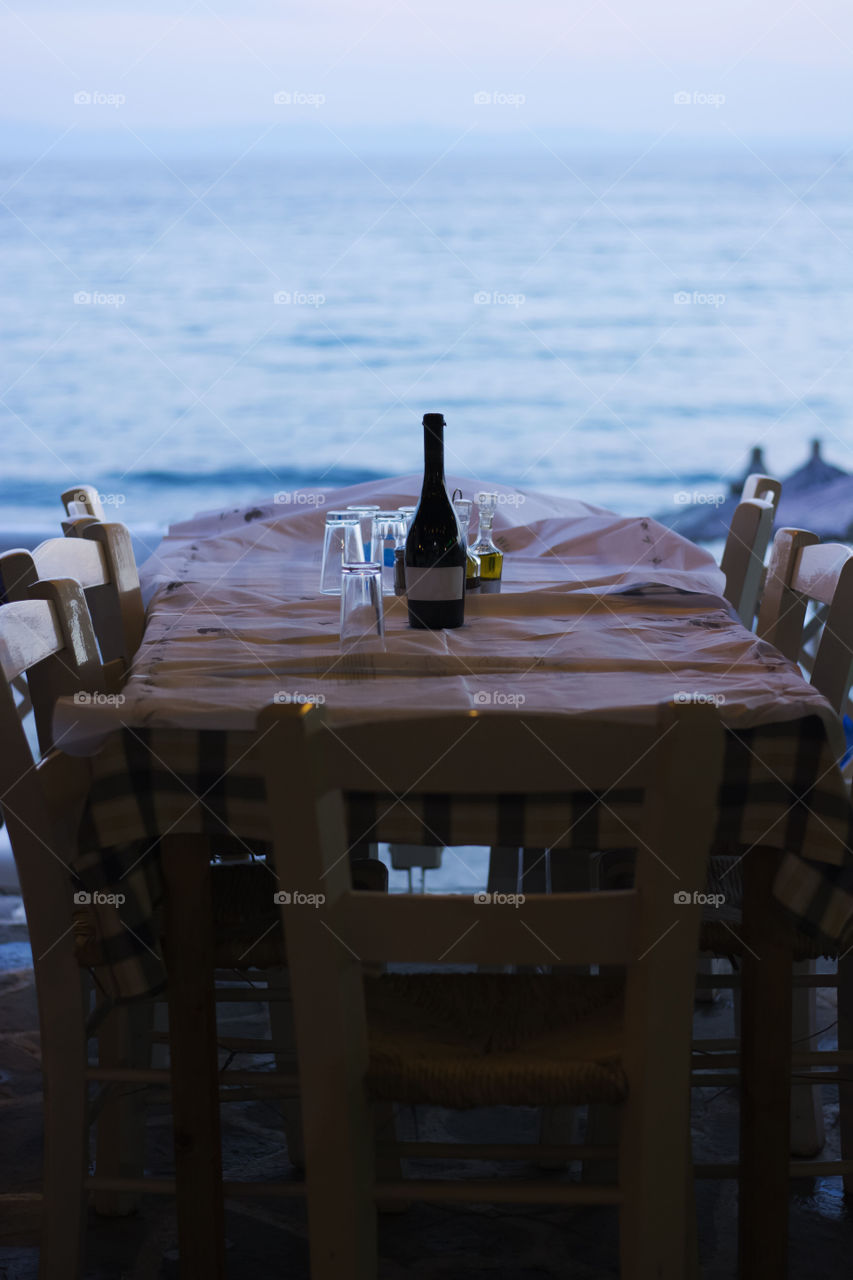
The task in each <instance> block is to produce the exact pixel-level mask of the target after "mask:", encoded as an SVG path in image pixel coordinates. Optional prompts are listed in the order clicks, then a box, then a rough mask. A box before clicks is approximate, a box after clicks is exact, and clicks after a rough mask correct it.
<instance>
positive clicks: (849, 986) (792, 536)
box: [701, 529, 853, 1191]
mask: <svg viewBox="0 0 853 1280" xmlns="http://www.w3.org/2000/svg"><path fill="white" fill-rule="evenodd" d="M810 613H811V617H809V614H810ZM756 630H757V633H758V635H759V636H760V637H761V638H762V639H763V640H767V641H769V642H770V643H771V644H773V645H774V646H775V647H776V648H777V649H779V650H780V652H781V653H783V654H784V655H785V657H787V658H789V659H790V660H791V661H792V662H799V663H800V665H801V667H802V669H803V671H804V673H805V674H806V676H807V677H808V679H809V680H810V681H811V683H812V684H813V685H814V686H815V688H817V689H819V690H820V692H821V693H822V694H823V695H824V696H825V697H826V698H827V699H828V700H829V702H830V703H831V705H832V707H833V708H834V710H835V711H837V712H838V713H839V715H840V714H842V713H843V711H844V710H845V708H846V706H847V702H848V697H849V690H850V684H851V662H853V552H851V550H850V549H849V548H848V547H845V546H842V545H840V544H838V543H828V544H824V545H820V539H819V537H818V536H817V534H814V533H810V532H808V531H806V530H802V529H780V530H779V531H778V532H777V534H776V537H775V538H774V541H773V547H772V550H771V555H770V561H769V564H768V568H767V574H766V580H765V584H764V590H763V594H762V599H761V605H760V609H759V613H758V623H757V628H756ZM701 945H702V948H703V950H707V951H714V952H716V953H717V954H722V955H728V956H730V955H731V954H732V952H733V951H736V949H737V939H736V938H735V935H734V934H732V933H731V931H730V930H724V931H723V933H718V930H715V928H714V926H711V925H709V924H704V925H703V927H702V943H701ZM820 953H821V948H820V944H817V946H816V944H815V942H814V941H813V940H812V939H810V938H808V937H806V936H805V935H804V934H801V933H797V934H796V936H795V941H794V954H795V956H796V957H797V959H796V961H795V964H794V973H793V983H794V996H793V1019H792V1037H793V1041H794V1043H795V1048H796V1050H797V1051H798V1053H800V1055H801V1056H802V1055H809V1054H811V1055H812V1056H813V1057H814V1060H815V1062H816V1063H819V1061H820V1056H821V1055H820V1053H819V1052H818V1051H817V1050H818V1044H817V1038H816V1036H815V1028H816V1025H817V1021H816V993H817V988H818V983H819V984H820V985H822V986H826V987H833V986H837V987H838V1003H839V1036H838V1046H839V1051H848V1050H850V1049H853V974H851V972H850V965H849V962H848V961H846V960H842V961H840V963H839V966H838V973H837V975H836V974H823V975H820V977H819V978H818V976H817V975H816V963H815V960H816V957H817V956H818V955H820ZM714 981H715V983H717V984H718V985H720V986H723V985H726V986H729V985H731V986H733V987H734V990H735V1010H736V1014H735V1016H736V1020H737V1018H738V1013H737V1010H738V995H739V992H738V979H737V976H736V975H735V976H733V977H732V978H731V979H730V980H726V979H725V978H722V977H719V976H718V977H716V978H715V979H714ZM736 1043H737V1042H734V1045H733V1047H736ZM713 1045H714V1042H713V1041H710V1042H707V1043H706V1045H705V1048H706V1049H708V1050H711V1049H712V1047H713ZM839 1099H840V1111H841V1120H840V1123H841V1133H842V1147H843V1155H844V1157H845V1159H846V1160H849V1159H851V1158H853V1086H851V1085H848V1084H845V1083H843V1082H842V1083H840V1084H839ZM824 1140H825V1130H824V1119H823V1108H822V1104H821V1095H820V1089H819V1087H817V1086H814V1085H813V1084H812V1083H800V1084H798V1085H795V1087H794V1088H793V1090H792V1099H791V1149H792V1152H793V1154H795V1155H797V1156H800V1157H808V1156H813V1155H816V1154H817V1153H818V1152H819V1151H820V1150H821V1148H822V1147H823V1145H824ZM843 1176H844V1180H845V1186H846V1188H847V1190H848V1191H853V1177H851V1176H850V1174H848V1173H847V1172H846V1170H845V1171H844V1173H843Z"/></svg>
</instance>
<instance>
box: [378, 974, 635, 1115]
mask: <svg viewBox="0 0 853 1280" xmlns="http://www.w3.org/2000/svg"><path fill="white" fill-rule="evenodd" d="M623 991H624V986H623V983H622V982H621V980H619V979H618V978H614V977H599V976H588V975H584V974H577V975H575V974H569V975H553V976H551V977H548V978H546V979H543V977H542V975H541V974H535V973H529V974H525V973H518V974H496V973H453V974H448V973H415V974H407V973H391V974H384V975H382V976H380V977H372V978H368V979H366V981H365V1001H366V1005H367V1015H368V1029H369V1037H370V1066H369V1069H368V1074H367V1087H368V1091H369V1093H370V1095H371V1096H372V1097H373V1098H374V1099H376V1100H382V1101H395V1102H408V1103H426V1104H431V1105H433V1106H441V1107H453V1108H465V1107H491V1106H557V1105H560V1104H571V1103H573V1104H576V1105H580V1104H582V1103H585V1102H606V1103H619V1102H622V1101H624V1099H625V1097H626V1094H627V1081H626V1077H625V1073H624V1071H623V1069H622V1063H621V1053H620V1051H621V1033H622V1027H621V1022H622V997H623Z"/></svg>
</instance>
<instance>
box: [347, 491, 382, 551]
mask: <svg viewBox="0 0 853 1280" xmlns="http://www.w3.org/2000/svg"><path fill="white" fill-rule="evenodd" d="M380 510H381V508H380V506H379V504H378V503H376V504H375V505H371V504H370V503H369V502H368V503H366V504H364V505H362V506H352V507H347V511H349V512H351V513H352V514H353V515H357V516H358V518H359V520H360V522H361V540H362V542H363V543H364V558H365V560H370V559H371V555H372V553H371V550H370V523H371V521H372V520H373V517H374V515H375V514H376V512H377V511H380Z"/></svg>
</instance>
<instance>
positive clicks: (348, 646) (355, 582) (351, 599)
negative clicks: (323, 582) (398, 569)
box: [341, 560, 385, 653]
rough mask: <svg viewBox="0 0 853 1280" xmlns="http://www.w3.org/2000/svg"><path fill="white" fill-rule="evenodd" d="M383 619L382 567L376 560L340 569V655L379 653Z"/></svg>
mask: <svg viewBox="0 0 853 1280" xmlns="http://www.w3.org/2000/svg"><path fill="white" fill-rule="evenodd" d="M384 650H385V615H384V613H383V609H382V566H381V565H380V564H379V563H378V562H377V561H375V560H363V561H360V562H358V563H356V564H344V565H343V566H342V568H341V651H342V652H352V651H356V652H359V653H382V652H384Z"/></svg>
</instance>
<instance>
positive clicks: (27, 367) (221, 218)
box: [0, 139, 853, 888]
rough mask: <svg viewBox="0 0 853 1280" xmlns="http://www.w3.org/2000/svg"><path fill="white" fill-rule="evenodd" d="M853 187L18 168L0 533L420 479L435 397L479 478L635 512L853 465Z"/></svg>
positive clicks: (475, 174)
mask: <svg viewBox="0 0 853 1280" xmlns="http://www.w3.org/2000/svg"><path fill="white" fill-rule="evenodd" d="M851 174H853V157H851V156H850V155H849V154H847V152H846V151H845V149H844V147H843V146H831V145H829V144H827V145H826V146H825V147H820V146H817V145H810V146H809V147H808V148H803V149H800V150H796V149H791V148H787V149H780V148H779V147H778V146H776V147H775V149H774V148H770V147H762V146H761V145H760V144H758V143H756V144H755V145H751V144H749V145H748V144H746V143H743V142H740V141H736V140H733V141H732V143H731V145H730V146H726V147H721V146H719V145H717V144H715V145H714V146H713V147H708V146H699V145H696V146H694V147H692V148H691V149H690V150H687V149H684V148H678V147H667V146H666V145H655V144H653V143H652V144H648V145H646V144H643V145H636V146H631V147H627V146H625V147H620V146H610V147H606V148H601V149H599V148H597V147H595V146H590V145H584V146H580V145H579V146H571V145H559V144H554V145H550V144H547V143H543V142H542V141H541V140H537V139H532V140H531V143H530V146H528V147H521V146H520V145H515V144H514V146H513V148H493V149H492V151H491V152H489V151H482V150H480V151H477V150H474V149H468V150H466V146H465V144H464V143H463V144H462V145H460V146H455V147H452V148H449V149H446V150H445V151H444V152H443V153H442V151H441V150H440V149H439V150H437V151H436V150H433V151H429V150H420V151H418V150H417V149H413V150H411V151H408V150H407V151H406V153H405V154H399V153H394V152H391V151H388V150H387V149H385V150H382V151H379V152H377V153H376V154H373V153H371V152H370V151H369V150H368V151H364V150H360V149H356V148H351V147H348V146H342V147H341V148H340V149H339V150H338V151H333V150H328V149H327V150H326V151H324V152H323V153H322V154H310V153H307V152H304V151H303V152H299V153H293V154H288V153H282V154H265V153H262V151H261V150H260V149H259V148H247V149H245V150H244V151H243V152H240V153H237V154H235V152H234V151H233V149H231V150H229V149H227V148H223V149H222V151H221V153H219V152H217V151H216V148H215V147H214V148H207V149H206V150H205V151H204V153H203V154H197V153H195V152H194V151H193V150H192V148H187V149H186V150H184V151H182V150H181V149H180V147H178V148H177V149H176V148H175V147H173V148H172V149H171V150H170V151H169V152H168V154H166V153H163V152H160V151H158V150H157V149H156V148H151V147H149V146H148V145H142V144H141V142H140V143H139V145H137V144H135V143H134V144H128V146H127V147H125V148H123V149H121V150H120V151H119V150H116V151H115V152H109V151H107V152H104V153H100V152H99V151H97V149H95V150H94V151H93V152H92V154H88V155H72V154H68V153H67V151H66V149H65V147H64V144H63V143H62V142H59V143H57V145H55V146H53V147H52V148H51V149H50V150H48V151H47V154H42V152H41V151H37V152H36V153H34V154H33V155H31V156H30V155H27V156H22V158H20V159H16V160H14V161H12V160H9V161H7V162H6V163H3V164H0V193H2V203H0V254H2V262H3V284H2V292H3V299H2V307H0V369H2V374H0V383H1V384H2V391H0V433H2V434H1V435H0V439H2V464H0V504H2V516H0V539H5V541H6V544H7V545H8V544H9V543H12V544H14V543H15V542H19V543H23V544H24V545H27V543H28V541H29V542H32V541H33V540H38V538H39V537H42V536H46V533H47V532H48V531H50V530H53V531H55V530H56V526H57V521H58V519H59V516H60V507H59V494H60V492H61V491H62V490H64V489H67V488H70V487H73V486H74V485H76V484H79V483H81V482H88V483H91V484H94V485H96V486H97V488H98V490H99V492H100V493H101V496H102V499H103V501H104V503H105V505H106V506H107V509H108V511H110V512H111V513H114V514H115V516H116V518H118V519H121V520H124V521H125V522H126V523H127V524H129V525H130V527H131V529H132V530H133V531H134V533H136V534H137V535H139V536H140V537H141V538H142V540H143V545H151V542H150V539H151V538H152V537H153V538H155V539H156V536H157V535H158V534H159V533H160V532H162V531H163V530H165V529H166V528H167V526H168V525H169V523H170V522H172V521H176V520H180V519H183V518H186V517H187V516H189V515H191V514H193V513H195V512H198V511H201V510H214V509H216V508H223V507H228V506H234V505H238V504H241V503H244V502H253V501H255V500H258V499H262V498H265V497H266V498H269V497H270V496H271V495H272V494H275V493H282V492H289V493H297V492H298V491H299V490H300V489H302V488H307V487H314V486H322V487H324V488H327V489H333V488H334V487H335V486H341V485H348V484H352V483H356V482H359V481H367V482H369V481H370V480H371V479H372V478H375V477H381V476H387V475H390V474H395V473H396V474H399V473H406V472H413V471H415V472H416V471H418V470H419V468H420V466H421V462H422V454H421V450H422V434H421V430H420V426H419V424H420V420H421V416H422V414H423V413H424V411H426V410H431V411H436V410H438V411H442V412H443V413H444V414H445V416H446V418H447V424H448V425H447V433H446V435H447V451H448V456H447V462H448V470H451V471H452V472H454V473H455V474H460V475H463V476H470V477H471V488H472V491H473V490H474V489H475V487H479V486H480V485H481V484H482V483H484V482H485V483H488V482H489V481H490V480H494V481H499V482H503V483H509V484H517V485H520V486H522V487H526V488H535V489H541V490H545V491H548V492H552V493H559V494H569V495H575V496H578V497H581V498H583V499H585V500H587V501H590V502H593V503H598V504H601V505H604V506H607V507H610V508H612V509H614V510H617V511H620V512H622V513H625V514H650V513H651V514H655V513H663V514H665V513H669V512H676V511H677V510H678V509H679V508H680V507H682V506H683V505H684V504H685V503H686V502H692V501H698V502H705V501H709V500H711V499H713V498H714V497H716V496H720V495H722V494H724V493H726V492H727V491H728V489H729V486H730V485H731V484H732V483H735V482H736V481H737V480H738V479H739V478H740V477H741V476H742V474H743V472H744V469H745V466H746V461H747V457H748V454H749V451H750V449H751V448H752V446H754V445H761V446H762V447H763V449H764V454H765V459H766V463H767V466H768V467H769V468H770V469H771V470H772V471H773V472H774V473H776V474H780V475H784V474H786V473H787V472H788V471H790V470H791V469H793V468H795V467H796V466H798V465H799V464H800V463H801V462H802V461H803V460H804V459H805V457H806V455H807V452H808V447H809V442H810V440H812V439H813V438H820V439H821V440H822V442H823V448H824V455H825V456H826V457H827V459H828V460H829V461H832V462H835V463H837V464H838V465H840V466H843V467H846V468H847V469H850V470H853V272H851V261H853V259H851V249H853V201H851ZM0 852H2V850H0ZM387 856H388V855H387V853H386V857H387ZM485 856H486V855H485V852H484V851H483V850H464V849H463V850H455V851H454V850H448V851H446V852H445V855H444V865H443V867H442V869H441V870H440V871H435V872H428V873H427V878H428V884H433V885H438V886H442V887H445V888H450V887H452V888H460V887H461V888H466V887H470V886H471V885H474V886H476V885H478V884H481V883H482V881H483V878H484V875H485V862H484V859H485ZM6 861H8V859H7V860H6ZM419 878H420V872H419V871H415V882H416V883H417V882H418V881H419ZM392 883H393V884H394V885H396V886H397V887H402V886H403V885H404V884H405V883H406V872H405V871H403V870H398V871H395V872H394V873H393V875H392Z"/></svg>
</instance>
